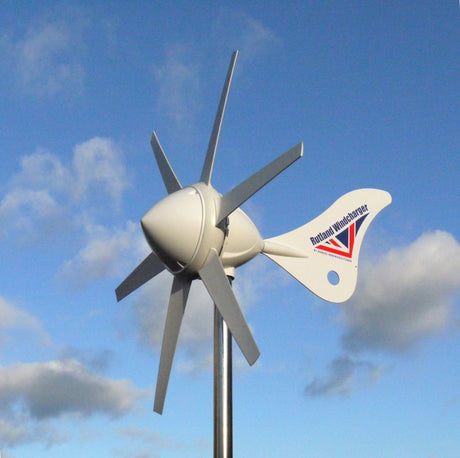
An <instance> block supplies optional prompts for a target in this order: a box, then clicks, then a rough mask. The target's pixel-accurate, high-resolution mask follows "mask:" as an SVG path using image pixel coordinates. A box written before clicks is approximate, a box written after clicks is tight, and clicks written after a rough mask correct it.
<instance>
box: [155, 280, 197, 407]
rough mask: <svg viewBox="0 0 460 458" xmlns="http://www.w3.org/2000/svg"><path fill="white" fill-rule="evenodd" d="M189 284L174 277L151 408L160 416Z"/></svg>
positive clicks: (188, 281) (187, 281)
mask: <svg viewBox="0 0 460 458" xmlns="http://www.w3.org/2000/svg"><path fill="white" fill-rule="evenodd" d="M191 283H192V282H191V281H190V280H186V279H183V278H180V277H176V276H175V277H174V280H173V284H172V288H171V296H170V298H169V306H168V313H167V316H166V324H165V331H164V334H163V343H162V344H161V356H160V367H159V369H158V378H157V387H156V391H155V403H154V406H153V410H154V411H155V412H157V413H159V414H160V415H161V414H162V413H163V407H164V403H165V397H166V391H167V389H168V382H169V375H170V374H171V367H172V363H173V359H174V353H175V351H176V344H177V338H178V337H179V331H180V326H181V323H182V317H183V316H184V311H185V304H186V303H187V298H188V293H189V291H190V285H191Z"/></svg>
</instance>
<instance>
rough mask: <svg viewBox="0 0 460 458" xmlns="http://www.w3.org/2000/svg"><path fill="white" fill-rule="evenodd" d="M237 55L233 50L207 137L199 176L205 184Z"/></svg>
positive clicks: (208, 176) (207, 182) (209, 179)
mask: <svg viewBox="0 0 460 458" xmlns="http://www.w3.org/2000/svg"><path fill="white" fill-rule="evenodd" d="M237 56H238V51H235V52H234V53H233V55H232V58H231V60H230V65H229V67H228V71H227V77H226V79H225V84H224V88H223V89H222V95H221V96H220V102H219V107H218V108H217V113H216V119H215V120H214V127H213V129H212V133H211V137H210V139H209V145H208V151H207V153H206V159H205V161H204V165H203V170H202V172H201V178H200V181H202V182H203V183H205V184H209V183H210V182H211V176H212V169H213V166H214V158H215V156H216V149H217V143H218V142H219V134H220V128H221V126H222V119H223V118H224V111H225V105H226V104H227V99H228V92H229V90H230V84H231V82H232V76H233V70H234V68H235V62H236V58H237Z"/></svg>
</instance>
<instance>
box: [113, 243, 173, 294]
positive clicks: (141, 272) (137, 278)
mask: <svg viewBox="0 0 460 458" xmlns="http://www.w3.org/2000/svg"><path fill="white" fill-rule="evenodd" d="M164 269H165V266H164V265H163V263H162V262H161V261H160V260H159V259H158V258H157V255H156V254H155V253H153V252H152V253H150V254H149V255H148V256H147V257H146V258H145V259H144V260H143V261H142V262H141V263H140V264H139V265H138V266H137V267H136V268H135V269H134V270H133V271H132V272H131V273H130V274H129V275H128V277H127V278H126V279H125V280H124V281H123V282H122V283H121V284H120V286H119V287H118V288H117V289H116V290H115V293H116V295H117V301H118V302H120V301H121V300H122V299H123V298H124V297H126V296H127V295H128V294H131V293H132V292H133V291H134V290H136V289H137V288H139V286H142V285H143V284H144V283H146V282H148V281H149V280H150V279H151V278H153V277H154V276H155V275H157V274H159V273H160V272H162V271H163V270H164Z"/></svg>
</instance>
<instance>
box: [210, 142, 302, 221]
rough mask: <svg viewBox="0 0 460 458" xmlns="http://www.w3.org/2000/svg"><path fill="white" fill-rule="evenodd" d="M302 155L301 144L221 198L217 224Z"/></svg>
mask: <svg viewBox="0 0 460 458" xmlns="http://www.w3.org/2000/svg"><path fill="white" fill-rule="evenodd" d="M302 154H303V143H299V144H298V145H296V146H294V148H291V149H290V150H289V151H287V152H286V153H284V154H283V155H281V156H280V157H279V158H278V159H275V160H274V161H272V162H270V164H268V165H266V166H265V167H264V168H263V169H261V170H259V171H258V172H256V173H255V174H254V175H252V176H251V177H249V178H248V179H247V180H245V181H243V182H242V183H240V184H239V185H238V186H236V187H235V188H233V189H232V190H231V191H229V192H228V193H227V194H225V195H224V196H222V199H221V204H220V210H219V216H218V218H217V224H219V223H220V222H221V221H222V220H223V219H224V218H226V217H227V216H228V215H229V214H230V213H232V212H233V211H234V210H236V209H237V208H238V207H239V206H240V205H241V204H243V203H244V202H246V200H248V199H249V198H250V197H251V196H252V195H253V194H255V193H256V192H257V191H258V190H259V189H260V188H262V187H263V186H265V185H266V184H267V183H268V182H269V181H271V180H272V179H273V178H275V177H276V176H277V175H279V174H280V173H281V172H282V171H283V170H284V169H286V168H287V167H289V166H290V165H291V164H292V163H293V162H295V161H296V160H297V159H299V158H300V157H302Z"/></svg>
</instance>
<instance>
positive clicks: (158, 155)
mask: <svg viewBox="0 0 460 458" xmlns="http://www.w3.org/2000/svg"><path fill="white" fill-rule="evenodd" d="M150 144H151V145H152V149H153V152H154V154H155V159H156V160H157V164H158V168H159V169H160V173H161V177H162V178H163V182H164V184H165V186H166V190H167V191H168V194H171V193H173V192H175V191H179V189H182V186H181V184H180V183H179V180H178V179H177V177H176V174H175V173H174V170H173V169H172V167H171V165H170V163H169V161H168V158H167V157H166V154H165V152H164V151H163V148H162V147H161V145H160V142H159V141H158V137H157V135H156V133H155V132H153V133H152V139H151V140H150Z"/></svg>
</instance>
